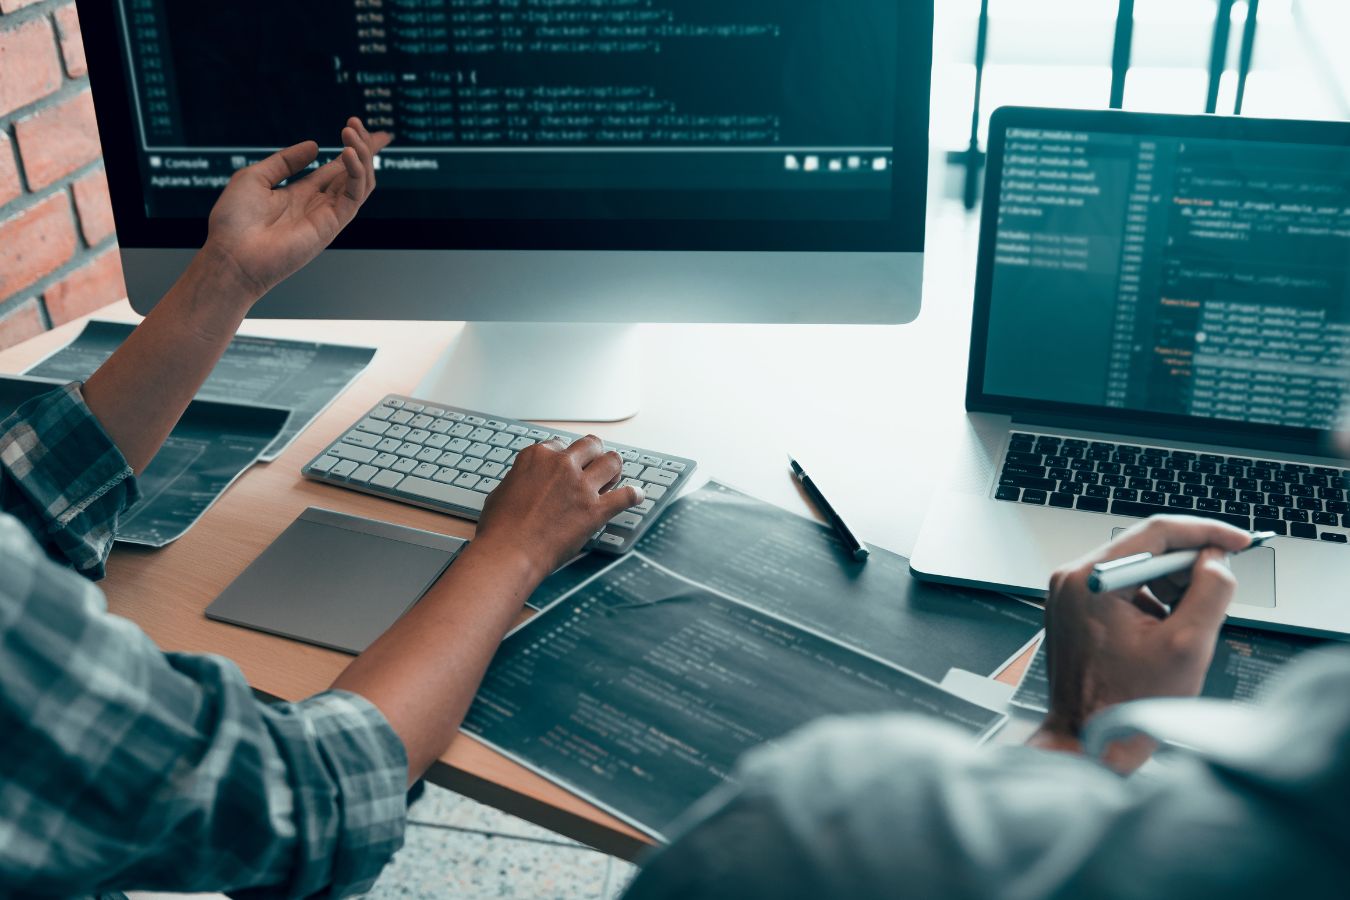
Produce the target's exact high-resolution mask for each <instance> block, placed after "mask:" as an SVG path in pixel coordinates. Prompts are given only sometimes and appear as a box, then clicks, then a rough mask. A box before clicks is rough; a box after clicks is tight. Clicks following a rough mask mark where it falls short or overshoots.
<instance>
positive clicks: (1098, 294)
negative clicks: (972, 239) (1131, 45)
mask: <svg viewBox="0 0 1350 900" xmlns="http://www.w3.org/2000/svg"><path fill="white" fill-rule="evenodd" d="M988 196H989V197H991V198H994V197H996V199H997V202H998V209H997V217H996V220H995V221H996V225H995V227H994V229H993V236H994V248H993V259H992V262H988V263H986V265H988V266H990V268H989V269H988V271H989V282H988V283H989V301H988V339H987V347H986V355H985V366H984V383H983V390H984V393H985V394H987V395H994V396H999V397H1006V398H1016V399H1020V400H1031V401H1042V402H1051V403H1068V404H1076V405H1079V406H1091V407H1102V408H1106V409H1117V410H1132V411H1136V412H1144V413H1158V414H1170V415H1174V416H1189V417H1199V418H1202V419H1208V420H1214V419H1221V420H1230V421H1233V422H1241V423H1247V424H1251V425H1267V426H1270V425H1275V426H1284V427H1289V428H1297V429H1318V430H1322V429H1326V428H1328V427H1330V426H1332V425H1333V424H1334V423H1335V422H1336V421H1337V420H1338V418H1339V413H1340V409H1341V404H1342V400H1343V399H1344V395H1345V388H1344V385H1345V383H1346V379H1347V374H1348V373H1347V368H1346V362H1347V350H1350V147H1347V146H1344V145H1343V144H1338V145H1334V146H1328V145H1317V144H1293V143H1272V142H1259V141H1249V140H1235V139H1234V140H1221V139H1215V138H1189V137H1188V138H1181V137H1168V136H1160V135H1158V134H1149V135H1140V134H1130V133H1119V132H1090V131H1072V130H1054V129H1038V128H1028V127H1008V128H1006V130H1005V131H1004V151H1003V167H1002V176H1001V181H1000V184H999V185H998V191H997V193H994V192H992V191H991V192H990V193H989V194H988ZM988 239H989V235H988V232H986V238H985V240H986V241H988ZM985 252H986V253H988V252H989V250H988V248H986V249H985ZM977 383H978V382H977Z"/></svg>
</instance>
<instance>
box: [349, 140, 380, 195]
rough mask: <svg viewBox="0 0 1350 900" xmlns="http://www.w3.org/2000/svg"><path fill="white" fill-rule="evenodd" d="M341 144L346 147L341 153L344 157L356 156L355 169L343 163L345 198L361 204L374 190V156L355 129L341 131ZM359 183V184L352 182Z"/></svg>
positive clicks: (350, 164)
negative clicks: (345, 185) (344, 167)
mask: <svg viewBox="0 0 1350 900" xmlns="http://www.w3.org/2000/svg"><path fill="white" fill-rule="evenodd" d="M342 143H343V144H345V145H346V146H347V149H346V150H343V151H342V155H343V156H344V157H346V156H350V155H351V154H353V153H354V154H356V163H357V165H356V167H355V168H353V167H352V163H351V162H348V161H346V160H344V161H343V163H344V165H346V166H347V175H348V182H347V197H348V198H350V199H352V200H355V201H356V202H357V203H360V202H363V201H364V200H365V199H366V198H367V197H369V196H370V192H371V191H372V190H374V188H375V156H374V154H373V153H371V152H370V148H369V147H367V146H366V143H365V141H363V140H361V135H360V134H358V133H357V131H356V129H355V128H344V129H342ZM355 181H359V182H360V183H359V184H355V183H353V182H355Z"/></svg>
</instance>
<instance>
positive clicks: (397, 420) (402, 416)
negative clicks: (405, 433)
mask: <svg viewBox="0 0 1350 900" xmlns="http://www.w3.org/2000/svg"><path fill="white" fill-rule="evenodd" d="M412 417H413V414H412V413H410V412H408V411H407V410H406V409H401V410H399V411H398V412H396V413H394V414H393V415H392V416H390V417H389V421H391V422H393V423H394V424H395V425H407V424H408V423H409V422H411V421H412Z"/></svg>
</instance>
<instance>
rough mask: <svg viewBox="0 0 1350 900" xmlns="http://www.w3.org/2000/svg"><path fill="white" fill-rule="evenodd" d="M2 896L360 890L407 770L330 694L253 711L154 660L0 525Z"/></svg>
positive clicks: (221, 685) (395, 744)
mask: <svg viewBox="0 0 1350 900" xmlns="http://www.w3.org/2000/svg"><path fill="white" fill-rule="evenodd" d="M0 572H3V575H4V577H3V578H0V735H3V739H0V772H3V773H4V774H3V777H0V885H4V887H3V888H0V893H4V894H6V895H8V894H10V893H11V892H12V893H14V894H16V895H22V896H30V895H43V896H81V895H89V894H96V893H104V892H112V891H120V890H129V889H146V890H172V891H183V892H199V891H230V892H234V893H236V895H241V896H250V897H273V896H275V897H311V896H345V895H347V894H351V893H355V892H360V891H363V890H365V889H367V888H368V887H369V886H370V885H371V884H372V883H373V881H374V880H375V877H376V875H377V874H378V873H379V871H380V869H381V868H382V867H383V866H384V864H385V863H386V862H387V861H388V860H389V858H390V857H391V856H392V855H393V853H394V851H396V850H397V849H398V848H399V846H400V845H401V843H402V840H403V829H404V825H405V816H406V803H405V791H406V788H407V759H406V756H405V754H404V750H403V745H402V743H401V742H400V740H399V738H398V736H397V735H396V734H395V733H394V731H393V730H392V729H391V728H390V727H389V724H388V722H387V721H386V720H385V719H384V717H383V715H382V714H381V713H380V712H379V710H377V709H376V708H375V707H374V706H373V705H371V704H370V703H369V702H368V701H366V700H364V699H363V698H361V697H358V696H356V695H354V694H349V693H345V692H339V691H330V692H328V693H324V694H320V695H318V696H316V697H313V698H311V699H309V700H306V701H304V702H301V703H293V704H278V705H275V706H267V705H264V704H262V703H259V702H258V701H257V700H255V699H254V697H253V695H252V693H251V691H250V690H249V687H248V685H247V683H246V682H245V680H244V678H243V675H242V673H240V671H239V669H238V668H237V667H235V666H234V665H233V664H232V663H230V662H229V661H227V660H224V659H221V658H219V657H214V656H189V655H175V654H167V655H166V654H164V653H162V652H161V651H160V650H159V649H158V648H157V647H156V646H155V645H154V644H153V643H152V642H151V641H150V639H149V638H148V637H147V636H146V635H145V634H144V633H143V632H141V631H140V630H139V629H138V628H136V627H135V626H134V625H132V624H131V623H130V622H128V621H126V620H125V619H121V618H118V617H116V616H112V615H109V614H108V613H107V612H106V608H105V603H104V600H103V596H102V594H101V593H100V592H99V591H98V590H97V588H95V587H94V586H93V585H92V584H90V583H89V582H88V581H87V580H85V579H83V578H81V577H80V576H79V575H77V574H75V573H74V572H72V571H70V570H69V569H68V568H64V567H62V566H59V565H57V564H55V563H53V562H52V561H51V560H49V559H47V558H46V557H45V555H44V553H43V552H42V550H41V549H40V548H39V547H38V546H37V544H35V543H34V542H33V540H32V538H31V537H30V535H29V534H28V532H27V531H26V530H25V528H24V527H23V526H22V525H20V523H19V522H18V521H16V520H15V519H14V518H13V517H11V516H7V515H3V514H0Z"/></svg>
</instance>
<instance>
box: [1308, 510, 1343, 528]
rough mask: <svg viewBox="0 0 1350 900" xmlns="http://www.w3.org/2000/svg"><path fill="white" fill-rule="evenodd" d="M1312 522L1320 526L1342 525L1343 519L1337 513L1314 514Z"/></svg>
mask: <svg viewBox="0 0 1350 900" xmlns="http://www.w3.org/2000/svg"><path fill="white" fill-rule="evenodd" d="M1312 520H1313V521H1314V522H1316V523H1317V524H1318V525H1340V524H1341V517H1340V516H1338V515H1336V514H1335V513H1329V512H1320V513H1314V514H1313V517H1312Z"/></svg>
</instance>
